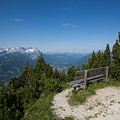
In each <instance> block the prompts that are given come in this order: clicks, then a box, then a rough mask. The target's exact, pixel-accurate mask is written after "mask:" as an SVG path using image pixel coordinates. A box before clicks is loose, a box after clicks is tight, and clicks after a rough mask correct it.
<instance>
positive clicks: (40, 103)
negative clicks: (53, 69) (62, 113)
mask: <svg viewBox="0 0 120 120" xmlns="http://www.w3.org/2000/svg"><path fill="white" fill-rule="evenodd" d="M62 86H64V89H65V88H68V87H69V86H68V85H65V84H62ZM55 94H56V93H47V94H46V93H44V94H42V95H41V97H40V98H39V99H38V100H37V101H36V102H35V104H33V105H32V106H30V107H29V109H27V110H26V112H25V115H24V116H23V118H22V120H73V119H72V118H65V119H60V118H57V117H56V116H55V115H53V113H52V109H51V105H52V104H51V101H52V99H53V96H54V95H55Z"/></svg>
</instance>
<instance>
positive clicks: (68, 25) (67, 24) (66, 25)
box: [62, 23, 80, 28]
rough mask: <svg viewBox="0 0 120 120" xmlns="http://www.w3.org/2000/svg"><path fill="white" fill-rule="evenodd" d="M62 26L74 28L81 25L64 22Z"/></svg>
mask: <svg viewBox="0 0 120 120" xmlns="http://www.w3.org/2000/svg"><path fill="white" fill-rule="evenodd" d="M62 26H63V27H66V28H68V27H72V28H78V27H80V26H79V25H73V24H71V23H64V24H62Z"/></svg>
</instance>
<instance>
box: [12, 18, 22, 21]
mask: <svg viewBox="0 0 120 120" xmlns="http://www.w3.org/2000/svg"><path fill="white" fill-rule="evenodd" d="M22 21H24V20H23V19H20V18H15V19H14V22H22Z"/></svg>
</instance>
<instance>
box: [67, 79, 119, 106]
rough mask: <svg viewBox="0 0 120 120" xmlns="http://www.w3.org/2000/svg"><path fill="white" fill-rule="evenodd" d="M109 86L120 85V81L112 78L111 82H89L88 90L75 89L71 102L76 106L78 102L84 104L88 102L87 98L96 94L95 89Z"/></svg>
mask: <svg viewBox="0 0 120 120" xmlns="http://www.w3.org/2000/svg"><path fill="white" fill-rule="evenodd" d="M108 86H116V87H118V86H120V81H116V80H112V79H110V81H109V82H103V81H100V82H99V83H98V82H94V83H92V84H89V86H88V88H87V90H79V91H77V90H73V91H72V95H71V96H70V99H69V104H70V105H72V106H74V105H78V104H84V103H85V102H86V99H87V98H88V97H90V96H92V95H95V94H96V93H95V90H97V89H100V88H105V87H108Z"/></svg>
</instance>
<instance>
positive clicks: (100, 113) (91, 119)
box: [52, 87, 120, 120]
mask: <svg viewBox="0 0 120 120" xmlns="http://www.w3.org/2000/svg"><path fill="white" fill-rule="evenodd" d="M71 91H72V89H66V90H64V91H62V92H61V93H59V94H57V95H55V96H54V98H53V101H52V103H53V106H52V109H53V113H54V114H56V115H57V116H58V117H61V118H65V117H69V116H72V117H74V119H75V120H120V88H118V87H107V88H104V89H99V90H97V91H96V95H94V96H92V97H90V98H88V99H87V102H86V103H85V104H84V105H78V106H73V107H72V106H70V105H69V104H68V100H69V98H67V95H68V94H70V92H71Z"/></svg>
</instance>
